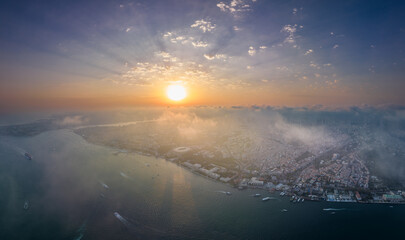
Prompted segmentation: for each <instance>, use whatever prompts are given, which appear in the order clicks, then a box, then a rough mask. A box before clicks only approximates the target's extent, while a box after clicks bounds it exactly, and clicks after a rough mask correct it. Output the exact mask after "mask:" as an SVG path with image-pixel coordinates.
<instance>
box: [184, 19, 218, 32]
mask: <svg viewBox="0 0 405 240" xmlns="http://www.w3.org/2000/svg"><path fill="white" fill-rule="evenodd" d="M190 27H192V28H199V29H201V31H203V32H204V33H205V32H211V31H212V30H214V29H215V27H216V25H215V24H213V23H211V22H210V21H206V20H204V19H201V20H197V21H195V22H194V23H193V24H192V25H191V26H190Z"/></svg>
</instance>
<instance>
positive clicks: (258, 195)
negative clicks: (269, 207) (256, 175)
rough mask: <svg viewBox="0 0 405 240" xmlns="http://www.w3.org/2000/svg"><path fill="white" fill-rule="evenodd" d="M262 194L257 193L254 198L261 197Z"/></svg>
mask: <svg viewBox="0 0 405 240" xmlns="http://www.w3.org/2000/svg"><path fill="white" fill-rule="evenodd" d="M260 196H261V194H260V193H256V194H255V195H253V197H260Z"/></svg>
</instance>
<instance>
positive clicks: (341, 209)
mask: <svg viewBox="0 0 405 240" xmlns="http://www.w3.org/2000/svg"><path fill="white" fill-rule="evenodd" d="M323 210H324V211H345V210H348V209H346V208H324V209H323Z"/></svg>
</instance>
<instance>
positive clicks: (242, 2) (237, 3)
mask: <svg viewBox="0 0 405 240" xmlns="http://www.w3.org/2000/svg"><path fill="white" fill-rule="evenodd" d="M254 2H256V0H252V1H246V0H232V1H230V2H228V4H227V3H224V2H219V3H218V4H217V7H218V8H219V9H220V10H221V11H222V12H227V13H230V14H232V15H234V16H235V17H237V16H238V14H240V13H243V12H248V11H252V7H251V3H254Z"/></svg>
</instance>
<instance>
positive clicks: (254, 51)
mask: <svg viewBox="0 0 405 240" xmlns="http://www.w3.org/2000/svg"><path fill="white" fill-rule="evenodd" d="M248 53H249V55H250V56H254V55H255V54H256V49H255V48H254V47H253V46H250V47H249V50H248Z"/></svg>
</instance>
